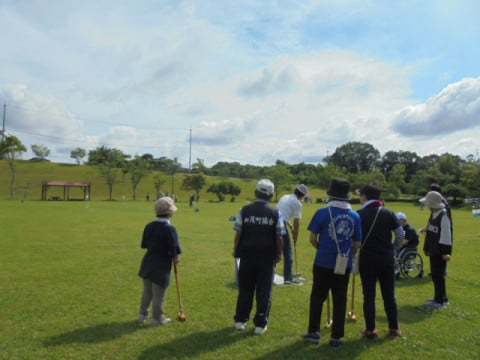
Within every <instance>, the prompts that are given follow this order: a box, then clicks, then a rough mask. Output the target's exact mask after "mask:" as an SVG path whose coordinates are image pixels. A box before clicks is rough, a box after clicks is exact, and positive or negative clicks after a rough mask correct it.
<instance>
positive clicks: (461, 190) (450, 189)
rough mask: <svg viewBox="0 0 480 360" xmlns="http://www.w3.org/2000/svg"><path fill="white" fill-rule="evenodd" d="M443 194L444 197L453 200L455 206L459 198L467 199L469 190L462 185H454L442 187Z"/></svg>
mask: <svg viewBox="0 0 480 360" xmlns="http://www.w3.org/2000/svg"><path fill="white" fill-rule="evenodd" d="M442 193H443V195H444V196H448V197H451V198H453V199H452V203H453V204H455V203H457V199H458V198H465V197H467V194H468V189H467V188H465V187H464V186H462V185H460V184H456V183H452V184H448V185H445V186H444V187H442Z"/></svg>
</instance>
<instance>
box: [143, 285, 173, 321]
mask: <svg viewBox="0 0 480 360" xmlns="http://www.w3.org/2000/svg"><path fill="white" fill-rule="evenodd" d="M166 292H167V288H166V287H163V286H160V285H157V284H155V283H154V282H152V281H150V280H148V279H143V293H142V299H141V301H140V314H141V315H145V316H147V315H148V308H149V307H150V303H152V320H157V321H160V320H161V318H162V317H163V300H164V299H165V293H166Z"/></svg>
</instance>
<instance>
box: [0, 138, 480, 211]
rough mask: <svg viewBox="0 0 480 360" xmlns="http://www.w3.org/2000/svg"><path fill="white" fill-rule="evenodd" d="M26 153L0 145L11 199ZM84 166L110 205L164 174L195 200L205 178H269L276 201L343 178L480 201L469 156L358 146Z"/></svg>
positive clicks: (81, 154)
mask: <svg viewBox="0 0 480 360" xmlns="http://www.w3.org/2000/svg"><path fill="white" fill-rule="evenodd" d="M31 148H32V151H33V152H34V154H35V155H36V156H37V159H41V160H44V159H45V158H46V157H47V156H48V155H49V154H50V150H49V149H48V148H47V147H46V146H44V145H38V144H34V145H32V146H31ZM25 151H26V147H25V146H24V145H23V144H22V142H21V141H20V140H19V139H18V138H16V137H15V136H13V135H9V136H6V137H5V138H4V139H2V140H1V142H0V155H1V157H2V158H5V159H6V160H7V161H8V164H9V168H10V172H11V183H10V186H11V196H12V197H13V192H14V190H13V189H14V182H15V159H16V158H19V157H21V154H22V153H23V152H25ZM70 156H71V158H72V159H75V161H76V162H77V164H78V165H80V164H81V163H82V160H83V158H85V157H86V156H87V151H86V150H85V149H82V148H79V147H77V148H74V149H72V151H71V153H70ZM85 164H87V165H91V166H95V167H97V168H98V170H99V171H100V174H101V176H102V178H103V179H104V180H105V183H106V185H107V187H108V189H109V199H112V192H113V187H114V185H115V184H116V183H117V182H119V181H120V179H121V178H122V177H125V176H129V177H130V180H131V184H132V193H133V199H136V189H137V186H138V184H139V183H140V181H141V180H142V179H143V178H144V177H145V176H147V175H148V174H149V173H151V172H152V171H153V172H156V173H154V177H153V179H154V187H155V189H156V191H157V194H158V193H159V192H160V189H161V188H163V187H164V186H165V185H166V182H167V180H166V179H165V178H164V177H162V176H160V175H159V172H163V173H166V174H167V175H168V176H169V177H170V184H169V185H170V191H171V194H175V185H176V184H175V177H176V174H177V173H179V172H181V173H185V174H186V176H184V178H183V183H182V184H181V187H182V188H183V189H188V190H192V191H194V192H195V196H196V198H197V200H198V198H199V196H200V191H201V190H202V189H203V187H204V185H205V183H206V179H205V176H215V177H221V178H241V179H259V178H269V179H271V180H272V181H273V182H274V183H275V185H276V194H275V196H276V198H278V194H279V193H281V192H282V191H284V190H289V189H290V187H291V185H292V184H294V183H304V184H305V185H307V186H313V187H318V188H327V187H328V185H329V183H330V181H331V179H332V178H333V177H336V176H341V177H345V178H347V179H348V180H349V181H350V183H351V184H352V189H356V188H359V187H360V186H361V185H363V184H365V183H367V182H372V181H374V182H376V183H377V184H378V185H379V186H381V188H382V189H383V193H384V194H385V196H387V197H389V198H400V197H402V196H421V195H423V194H424V193H425V190H426V189H427V187H428V185H429V184H430V183H433V182H435V183H438V184H439V185H441V186H442V190H443V192H444V194H445V195H447V196H449V197H451V198H452V199H453V202H456V201H457V199H460V198H466V197H480V159H479V158H478V157H475V156H473V155H469V156H467V157H466V158H465V159H463V158H461V157H459V156H457V155H453V154H450V153H445V154H441V155H435V154H433V155H427V156H419V155H418V154H417V153H415V152H412V151H387V152H386V153H385V154H383V155H382V154H381V153H380V152H379V151H378V150H377V149H376V148H375V147H374V146H372V145H371V144H368V143H362V142H348V143H346V144H344V145H341V146H339V147H338V148H336V149H335V151H334V153H332V155H330V156H327V157H326V158H325V159H324V161H323V163H320V164H316V165H314V164H307V163H304V162H301V163H298V164H288V163H286V162H284V161H282V160H277V161H276V162H275V164H274V165H271V166H256V165H250V164H246V165H242V164H240V163H239V162H218V163H216V164H215V165H213V166H212V167H210V168H209V167H207V166H205V164H204V163H203V161H202V160H200V159H197V161H196V162H195V163H194V164H192V168H191V169H186V168H184V167H183V166H182V164H181V163H179V162H178V160H177V158H174V159H169V158H167V157H159V158H155V157H154V156H153V155H152V154H148V153H147V154H143V155H135V156H133V157H132V156H131V155H128V154H125V153H123V152H122V151H121V150H118V149H116V148H109V147H106V146H100V147H97V148H96V149H94V150H90V151H89V152H88V158H87V160H86V162H85ZM240 191H241V189H240V188H239V187H238V186H236V185H234V184H233V183H232V182H231V181H228V180H221V181H219V182H218V183H214V184H211V185H210V187H209V188H208V189H207V192H211V193H214V194H216V196H217V197H218V199H219V201H223V200H224V199H225V195H231V199H232V200H233V199H234V198H235V196H238V195H239V194H240Z"/></svg>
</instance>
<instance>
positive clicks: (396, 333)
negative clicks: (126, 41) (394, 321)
mask: <svg viewBox="0 0 480 360" xmlns="http://www.w3.org/2000/svg"><path fill="white" fill-rule="evenodd" d="M388 332H389V336H390V339H392V340H395V339H398V338H399V337H400V335H401V333H400V329H389V330H388Z"/></svg>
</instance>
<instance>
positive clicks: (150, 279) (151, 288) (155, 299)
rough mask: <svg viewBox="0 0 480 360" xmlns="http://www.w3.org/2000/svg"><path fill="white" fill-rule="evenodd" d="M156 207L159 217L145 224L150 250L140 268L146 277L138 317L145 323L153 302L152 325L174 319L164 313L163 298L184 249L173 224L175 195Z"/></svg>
mask: <svg viewBox="0 0 480 360" xmlns="http://www.w3.org/2000/svg"><path fill="white" fill-rule="evenodd" d="M153 207H154V210H155V214H156V216H157V218H156V219H155V220H154V221H152V222H150V223H148V224H147V225H146V226H145V228H144V230H143V237H142V244H141V247H142V249H147V252H146V253H145V255H144V256H143V259H142V263H141V265H140V270H139V272H138V275H139V276H140V277H142V278H143V293H142V298H141V301H140V313H139V315H138V321H139V322H140V323H141V324H144V323H145V321H146V320H147V318H148V309H149V307H150V304H152V326H157V325H164V324H168V323H169V322H171V319H170V318H168V317H166V316H165V315H164V313H163V302H164V299H165V294H166V292H167V288H168V285H169V284H170V273H171V270H172V262H175V263H177V264H178V262H179V261H180V256H179V255H180V254H181V253H182V249H181V248H180V244H179V242H178V235H177V230H176V229H175V227H174V226H173V225H172V224H170V218H171V217H172V216H173V214H174V213H175V212H176V211H177V207H176V206H175V204H174V201H173V199H172V198H170V197H168V196H164V197H162V198H160V199H158V200H157V201H155V203H154V205H153Z"/></svg>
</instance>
